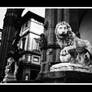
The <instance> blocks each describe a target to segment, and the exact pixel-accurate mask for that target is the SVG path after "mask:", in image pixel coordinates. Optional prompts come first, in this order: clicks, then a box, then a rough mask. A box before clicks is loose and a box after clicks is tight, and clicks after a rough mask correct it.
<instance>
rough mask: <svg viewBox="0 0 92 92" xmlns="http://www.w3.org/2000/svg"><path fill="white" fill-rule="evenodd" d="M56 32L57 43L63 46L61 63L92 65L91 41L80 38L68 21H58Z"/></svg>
mask: <svg viewBox="0 0 92 92" xmlns="http://www.w3.org/2000/svg"><path fill="white" fill-rule="evenodd" d="M55 34H56V39H57V43H58V45H59V46H60V47H61V51H60V61H61V63H63V64H64V63H69V64H76V65H77V64H79V65H81V66H89V65H91V57H92V46H91V44H90V42H89V41H87V40H83V39H80V38H78V37H77V36H76V34H75V33H74V32H73V31H72V28H71V26H70V25H69V24H68V23H67V22H65V21H62V22H60V23H58V24H57V25H56V28H55ZM54 66H55V65H53V67H54ZM53 67H51V69H52V68H53Z"/></svg>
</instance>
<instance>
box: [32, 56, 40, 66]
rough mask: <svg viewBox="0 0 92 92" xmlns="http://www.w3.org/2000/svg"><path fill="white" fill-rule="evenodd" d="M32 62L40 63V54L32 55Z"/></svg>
mask: <svg viewBox="0 0 92 92" xmlns="http://www.w3.org/2000/svg"><path fill="white" fill-rule="evenodd" d="M32 63H33V64H37V65H40V56H37V55H32Z"/></svg>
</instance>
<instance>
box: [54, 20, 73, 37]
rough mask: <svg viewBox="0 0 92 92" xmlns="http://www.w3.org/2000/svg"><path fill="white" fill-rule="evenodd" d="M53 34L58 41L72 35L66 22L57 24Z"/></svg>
mask: <svg viewBox="0 0 92 92" xmlns="http://www.w3.org/2000/svg"><path fill="white" fill-rule="evenodd" d="M55 32H56V36H57V38H58V39H63V38H65V37H67V36H69V34H70V33H72V32H71V27H70V25H69V24H68V23H66V22H61V23H58V24H57V26H56V30H55Z"/></svg>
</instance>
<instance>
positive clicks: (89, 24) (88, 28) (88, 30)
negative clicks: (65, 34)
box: [79, 9, 92, 45]
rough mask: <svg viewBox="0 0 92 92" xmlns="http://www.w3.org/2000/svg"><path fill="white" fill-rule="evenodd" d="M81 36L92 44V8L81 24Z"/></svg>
mask: <svg viewBox="0 0 92 92" xmlns="http://www.w3.org/2000/svg"><path fill="white" fill-rule="evenodd" d="M79 31H80V37H81V38H82V39H85V40H89V41H90V43H91V45H92V9H91V10H88V12H87V14H86V15H85V16H84V18H83V20H82V21H81V24H80V28H79Z"/></svg>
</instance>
